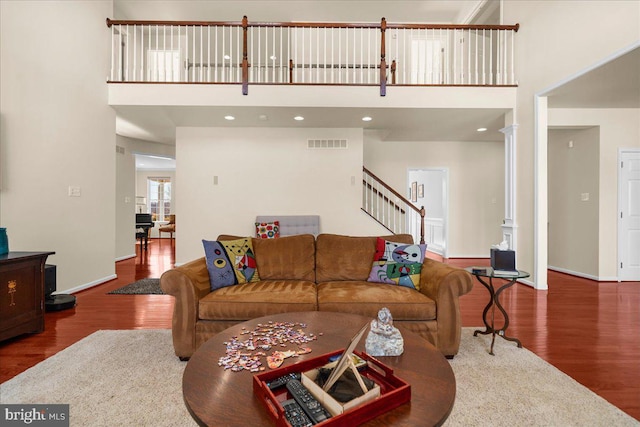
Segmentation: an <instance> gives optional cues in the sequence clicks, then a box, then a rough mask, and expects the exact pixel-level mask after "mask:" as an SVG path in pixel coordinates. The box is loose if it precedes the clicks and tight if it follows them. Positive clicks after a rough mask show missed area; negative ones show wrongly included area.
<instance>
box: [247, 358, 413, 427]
mask: <svg viewBox="0 0 640 427" xmlns="http://www.w3.org/2000/svg"><path fill="white" fill-rule="evenodd" d="M343 351H344V350H338V351H334V352H332V353H327V354H324V355H322V356H318V357H315V358H313V359H309V360H305V361H304V362H299V363H295V364H292V365H289V366H285V367H282V368H279V369H274V370H273V371H269V372H263V373H261V374H256V375H254V377H253V392H254V394H255V395H256V396H257V397H258V398H259V399H260V401H261V402H262V403H263V404H264V406H265V408H266V409H267V412H269V414H270V415H271V417H273V419H274V420H275V425H276V426H277V427H291V424H289V422H288V421H287V419H286V417H285V416H284V409H283V408H282V405H281V402H283V401H285V400H287V399H290V398H291V396H290V395H289V394H288V392H287V389H286V387H280V388H279V389H278V390H275V393H274V391H272V390H270V389H269V387H268V386H267V383H268V382H270V381H272V380H274V379H276V378H279V377H281V376H283V375H287V374H290V373H293V372H306V371H310V370H312V369H315V368H319V367H321V366H324V365H326V364H327V363H329V358H330V357H332V356H336V355H339V354H341V353H342V352H343ZM354 354H357V355H358V356H360V357H361V358H362V359H364V360H365V361H367V367H365V368H364V369H362V370H360V373H361V375H363V376H365V377H367V378H369V379H371V380H373V381H374V382H375V383H376V384H378V385H379V386H380V396H379V397H377V398H375V399H374V400H371V401H369V402H367V403H363V404H362V405H359V406H357V407H355V408H352V409H350V410H348V411H345V412H343V413H342V414H340V415H336V416H333V417H331V418H329V419H328V420H325V421H323V422H321V423H319V424H316V425H317V426H322V427H328V426H331V427H352V426H354V425H359V424H363V423H365V422H367V421H369V420H372V419H373V418H375V417H377V416H378V415H381V414H384V413H385V412H388V411H390V410H392V409H394V408H396V407H398V406H400V405H402V404H404V403H406V402H409V401H410V400H411V385H409V383H407V382H405V381H403V380H402V379H400V378H398V377H396V376H395V375H394V374H393V370H392V369H391V368H389V367H388V366H386V365H385V364H384V363H382V362H380V361H379V360H378V359H376V358H374V357H372V356H369V355H368V354H366V353H361V352H357V351H356V352H354Z"/></svg>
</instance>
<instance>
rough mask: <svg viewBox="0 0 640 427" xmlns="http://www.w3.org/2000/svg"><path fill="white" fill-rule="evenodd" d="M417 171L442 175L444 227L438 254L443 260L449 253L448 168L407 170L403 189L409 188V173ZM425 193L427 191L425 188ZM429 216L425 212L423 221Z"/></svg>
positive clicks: (427, 212)
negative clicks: (440, 173)
mask: <svg viewBox="0 0 640 427" xmlns="http://www.w3.org/2000/svg"><path fill="white" fill-rule="evenodd" d="M419 171H438V172H442V175H443V178H442V180H443V182H442V185H443V187H444V188H443V189H442V198H443V200H442V210H443V212H442V219H443V221H444V227H443V229H442V240H443V241H444V245H443V249H442V253H439V252H435V253H438V255H441V256H442V257H443V258H448V253H449V168H447V167H439V168H408V169H407V185H405V187H407V188H409V187H410V185H411V180H410V173H411V172H419ZM424 191H425V192H426V191H427V189H426V188H425V190H424ZM428 216H429V211H428V210H427V211H426V215H425V221H426V219H427V218H428ZM426 228H427V227H426V224H425V233H426V231H427V230H426ZM427 250H429V246H428V245H427Z"/></svg>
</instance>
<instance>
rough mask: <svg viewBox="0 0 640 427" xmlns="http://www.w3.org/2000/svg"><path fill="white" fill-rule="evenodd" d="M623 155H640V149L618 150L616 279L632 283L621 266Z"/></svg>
mask: <svg viewBox="0 0 640 427" xmlns="http://www.w3.org/2000/svg"><path fill="white" fill-rule="evenodd" d="M623 153H640V148H618V166H617V169H618V176H617V178H616V179H617V181H618V202H617V208H618V210H617V211H616V237H617V240H618V253H617V257H616V272H617V273H618V277H617V278H616V280H617V281H618V282H622V281H623V280H624V281H630V282H634V281H635V280H633V278H631V279H628V278H625V277H624V274H623V272H622V268H621V267H620V264H621V263H622V255H621V254H622V252H623V248H622V239H621V238H620V211H621V210H622V206H621V205H620V202H621V201H622V191H623V188H622V184H621V182H620V176H621V175H622V168H621V167H620V163H621V162H622V155H623Z"/></svg>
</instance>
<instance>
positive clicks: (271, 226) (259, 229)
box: [256, 221, 280, 239]
mask: <svg viewBox="0 0 640 427" xmlns="http://www.w3.org/2000/svg"><path fill="white" fill-rule="evenodd" d="M256 237H257V238H258V239H277V238H278V237H280V221H273V222H256Z"/></svg>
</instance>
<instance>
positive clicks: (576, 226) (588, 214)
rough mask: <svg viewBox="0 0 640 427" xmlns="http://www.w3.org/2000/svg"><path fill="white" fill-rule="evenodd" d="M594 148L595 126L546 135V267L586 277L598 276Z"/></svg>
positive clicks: (596, 148)
mask: <svg viewBox="0 0 640 427" xmlns="http://www.w3.org/2000/svg"><path fill="white" fill-rule="evenodd" d="M570 145H571V146H570ZM599 146H600V129H599V128H598V127H592V128H588V129H578V130H575V129H570V130H550V131H549V156H548V158H549V266H551V267H553V268H555V269H558V270H560V271H563V272H566V273H571V274H578V275H581V276H585V277H589V278H597V277H598V276H599V274H598V255H599V254H598V248H599V246H600V245H599V241H598V236H599V226H598V216H599V215H598V210H599V209H598V207H599V199H600V197H599V196H600V194H599V178H600V177H599V173H598V169H599V167H598V165H599V155H600V150H599ZM583 194H588V200H583ZM612 237H613V236H612ZM609 250H610V248H609Z"/></svg>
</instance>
